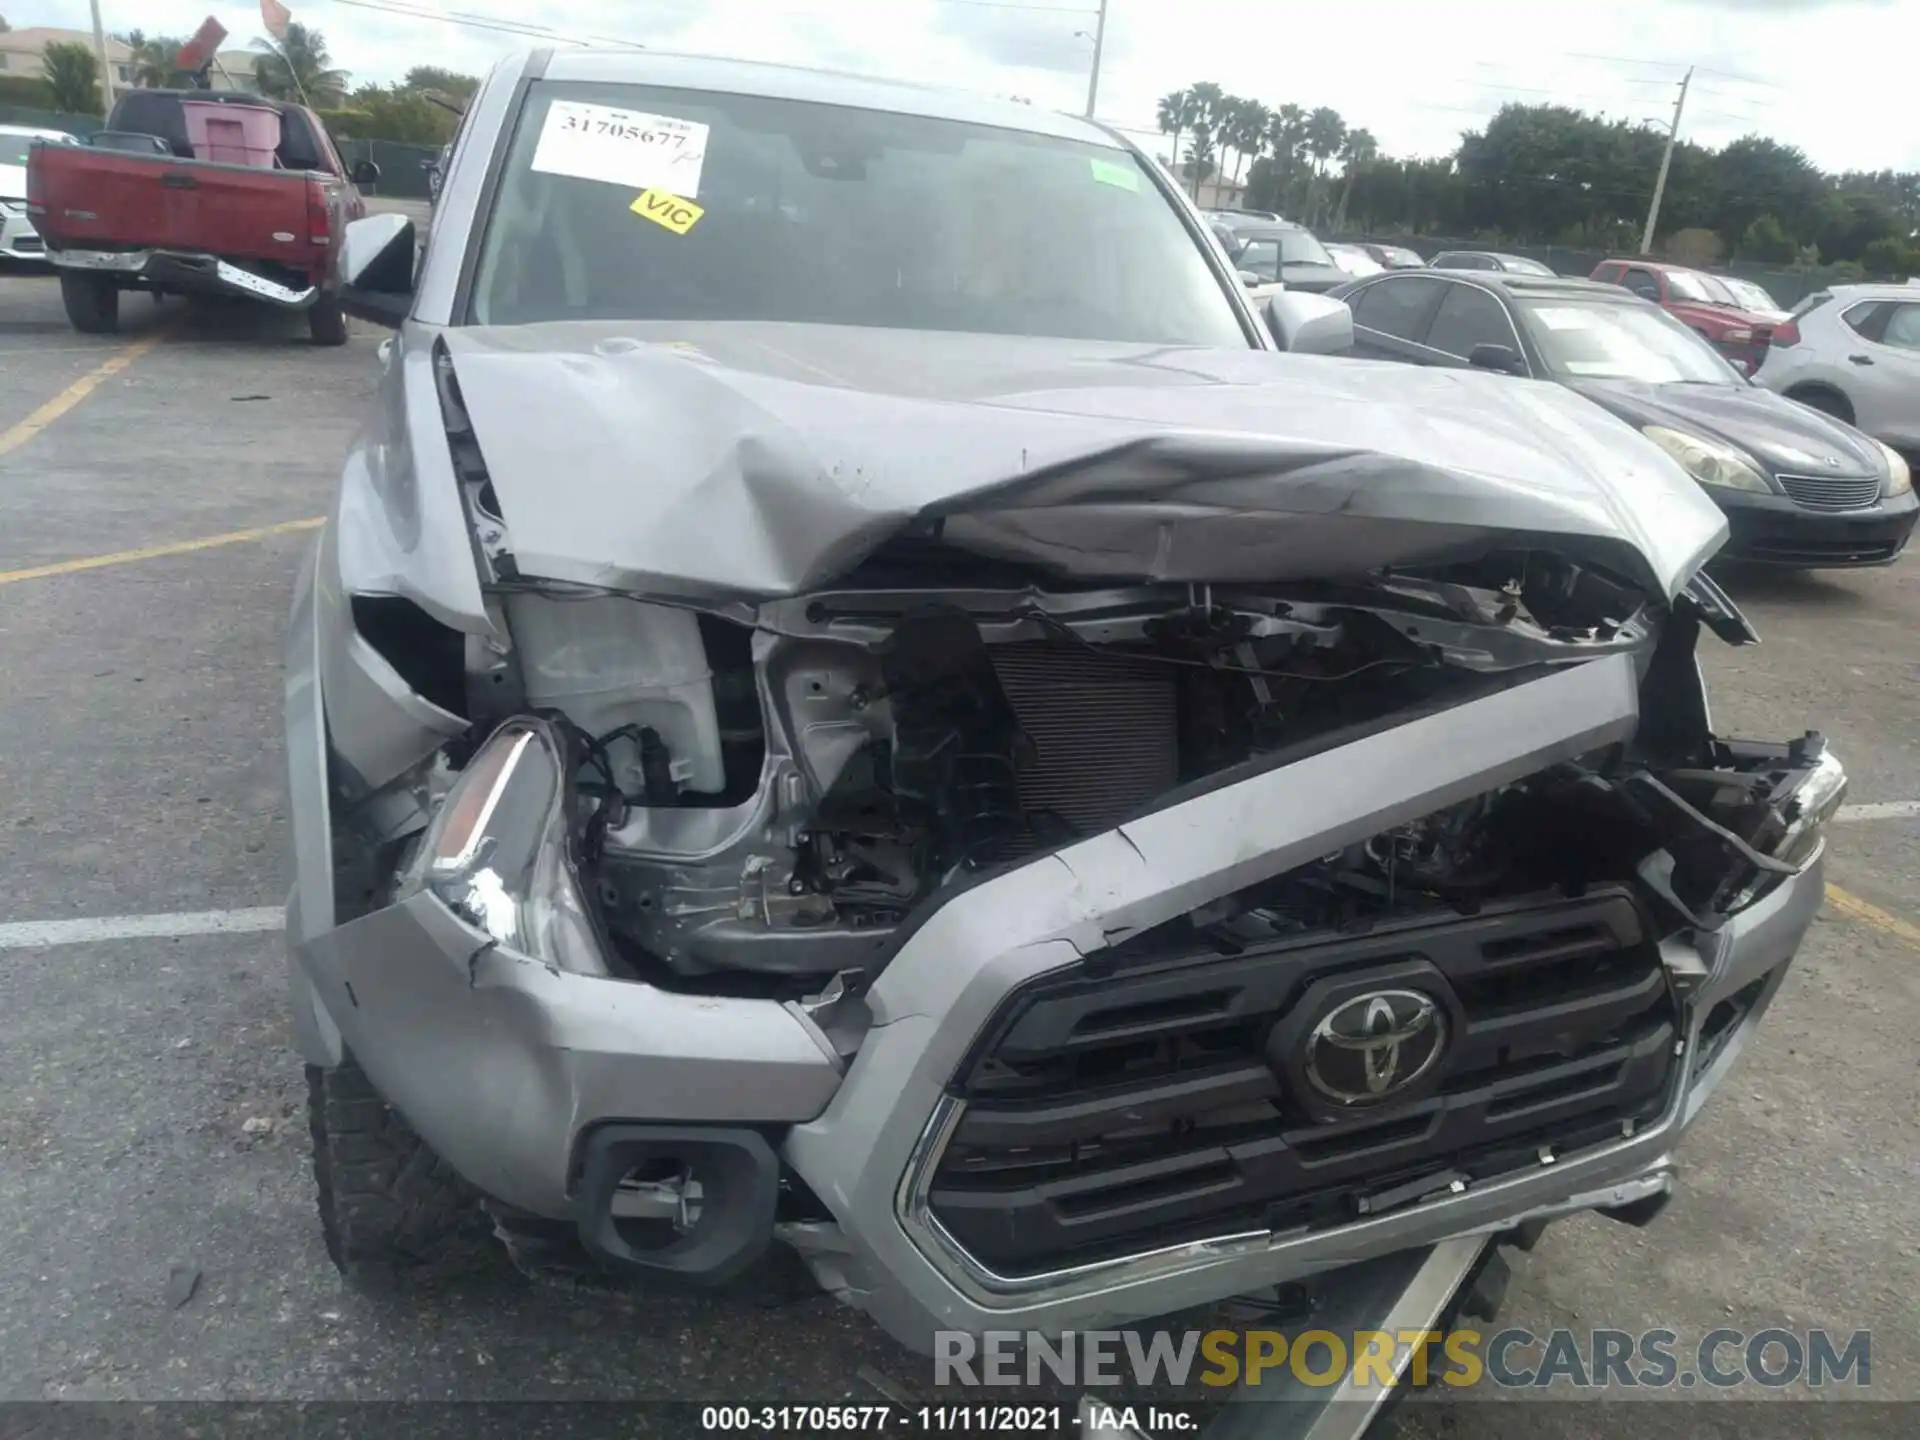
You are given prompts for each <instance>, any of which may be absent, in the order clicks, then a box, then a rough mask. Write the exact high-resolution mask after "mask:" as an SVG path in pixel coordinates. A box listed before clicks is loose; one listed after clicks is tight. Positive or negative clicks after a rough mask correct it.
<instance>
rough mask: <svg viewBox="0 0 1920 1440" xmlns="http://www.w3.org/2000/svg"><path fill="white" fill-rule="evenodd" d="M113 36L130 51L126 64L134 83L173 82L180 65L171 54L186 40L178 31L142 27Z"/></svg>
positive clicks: (160, 84) (159, 85) (162, 85)
mask: <svg viewBox="0 0 1920 1440" xmlns="http://www.w3.org/2000/svg"><path fill="white" fill-rule="evenodd" d="M115 38H116V39H117V40H119V41H120V42H121V43H122V44H123V45H125V46H126V47H127V48H128V49H129V50H131V51H132V52H133V56H132V58H131V60H130V61H129V62H128V68H129V69H130V70H131V71H132V72H133V83H134V84H135V85H137V86H139V87H140V88H141V89H142V90H159V89H163V88H165V87H166V86H167V85H169V84H171V83H172V82H173V76H174V72H175V71H176V70H177V69H178V68H179V67H178V66H177V65H175V64H174V63H173V62H174V57H175V56H176V55H178V54H179V53H180V47H181V46H182V45H184V44H186V41H184V40H182V39H181V38H180V37H179V36H177V35H148V34H147V33H146V32H145V31H144V30H129V31H127V33H126V34H124V35H119V36H116V37H115Z"/></svg>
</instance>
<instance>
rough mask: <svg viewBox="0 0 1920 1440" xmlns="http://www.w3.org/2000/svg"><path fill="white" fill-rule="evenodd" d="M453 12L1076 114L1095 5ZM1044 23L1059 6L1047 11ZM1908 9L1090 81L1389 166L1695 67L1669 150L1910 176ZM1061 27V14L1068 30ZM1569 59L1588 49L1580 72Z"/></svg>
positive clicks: (145, 16) (1386, 43)
mask: <svg viewBox="0 0 1920 1440" xmlns="http://www.w3.org/2000/svg"><path fill="white" fill-rule="evenodd" d="M288 3H289V4H290V5H291V6H292V8H293V11H294V15H295V18H297V19H299V20H301V21H303V22H304V23H306V24H310V25H314V26H317V27H318V28H319V29H321V30H322V31H324V32H325V34H326V37H327V42H328V45H329V47H330V48H331V49H332V52H333V55H334V60H335V63H336V64H338V65H339V66H341V67H342V68H344V69H346V70H349V71H351V72H352V73H353V75H354V78H355V79H356V80H360V81H386V80H394V79H397V78H399V77H400V76H401V75H403V74H405V73H406V71H407V69H408V68H409V67H411V66H413V65H417V64H422V63H429V64H436V65H446V66H450V67H453V68H457V69H462V70H467V71H473V72H478V71H481V70H484V69H485V68H486V67H487V66H489V65H490V64H492V63H493V61H494V60H495V59H497V58H498V57H499V56H500V55H502V54H504V53H506V52H507V51H509V50H511V49H513V48H515V47H516V46H518V45H522V44H526V43H530V42H528V41H527V40H524V39H519V38H516V37H514V36H511V35H505V34H500V33H496V32H493V31H487V30H480V29H473V28H470V27H466V26H462V25H458V24H455V23H453V22H451V21H441V20H431V19H418V18H410V17H405V16H399V15H392V14H388V13H384V12H380V11H374V10H367V9H364V8H357V7H353V6H349V5H345V4H342V3H340V0H288ZM406 3H409V4H412V5H417V6H421V7H425V8H432V9H442V8H444V9H445V10H447V11H456V10H457V11H460V12H462V13H464V14H468V15H481V16H494V17H513V16H515V15H516V14H517V15H520V16H526V17H529V18H533V17H536V16H537V23H539V24H542V25H547V26H550V27H552V29H553V30H555V31H557V32H559V33H561V34H566V35H576V36H580V37H582V38H586V37H594V36H604V37H610V38H611V37H617V38H621V39H625V40H630V41H633V42H636V43H639V44H644V45H648V46H652V47H654V48H659V49H676V50H687V51H693V52H696V53H705V54H714V55H737V56H742V57H744V58H749V59H755V60H767V61H778V62H786V63H789V64H795V65H809V66H816V67H824V68H828V69H840V70H851V71H857V72H861V73H865V74H870V75H879V76H886V77H891V78H896V79H902V80H912V81H918V82H921V83H926V84H938V85H949V86H953V87H956V88H960V89H966V90H974V91H980V92H984V93H987V94H996V95H1021V96H1025V97H1027V98H1029V99H1031V100H1032V102H1033V103H1034V104H1035V105H1042V106H1050V107H1053V108H1057V109H1062V110H1068V111H1077V110H1078V109H1079V108H1080V107H1081V106H1082V105H1083V104H1084V103H1085V96H1086V79H1087V71H1088V66H1089V65H1090V64H1091V62H1092V50H1091V47H1090V45H1089V44H1088V42H1087V41H1085V40H1080V39H1076V38H1074V35H1073V32H1074V31H1075V30H1081V29H1089V30H1090V29H1091V28H1092V22H1093V15H1092V14H1091V13H1086V14H1076V13H1072V12H1073V11H1074V10H1075V9H1076V8H1078V7H1082V6H1084V7H1085V8H1086V10H1087V11H1089V12H1091V10H1092V8H1093V6H1094V0H997V4H998V5H999V6H1013V5H1018V4H1022V3H1030V4H1032V5H1034V6H1037V7H1039V8H1034V9H1014V8H996V7H989V6H988V5H985V4H964V5H963V4H955V3H943V0H617V3H612V4H609V3H606V0H548V3H547V4H545V5H543V6H541V7H539V9H538V10H537V11H532V10H527V9H524V8H522V9H519V10H516V9H515V7H514V6H513V5H511V4H510V3H509V0H406ZM23 4H31V5H32V15H31V17H30V18H31V20H32V22H33V23H37V24H52V25H66V26H71V27H73V28H75V29H80V30H85V29H86V28H87V27H88V25H89V23H90V22H89V20H88V13H87V8H88V7H87V0H14V3H13V4H11V5H7V4H6V0H0V6H4V8H5V9H6V10H7V12H8V15H9V18H10V19H11V20H13V22H14V23H15V24H16V25H23V24H26V23H28V20H29V17H28V16H27V15H26V14H24V13H23V12H22V11H21V6H22V5H23ZM210 5H213V0H138V3H136V0H102V8H103V10H104V11H105V12H106V19H107V23H108V26H109V28H112V29H123V28H125V27H127V26H129V25H132V24H135V23H138V24H139V25H140V26H141V27H142V28H144V29H146V30H148V31H149V32H161V33H177V34H185V33H188V32H190V31H191V30H192V29H193V28H194V27H195V26H196V25H198V24H199V23H200V20H201V18H202V17H203V16H205V15H206V13H207V11H208V8H209V6H210ZM1055 7H1058V8H1055ZM214 8H215V13H217V14H219V15H220V16H221V18H222V19H223V20H224V22H225V23H226V24H227V25H228V27H229V28H230V29H231V30H232V31H233V41H232V43H233V44H236V45H245V44H246V43H247V42H248V41H250V40H251V39H253V38H254V36H255V35H257V34H258V33H259V24H258V19H257V14H256V11H255V8H254V4H253V3H252V0H239V3H236V4H233V5H225V4H222V5H218V6H214ZM1914 9H1915V0H1905V3H1904V6H1903V7H1902V8H1900V9H1899V10H1898V11H1896V6H1895V4H1894V0H1685V3H1682V4H1678V5H1676V4H1673V3H1672V0H1610V6H1609V8H1607V9H1606V10H1605V12H1604V13H1605V20H1604V23H1603V24H1601V25H1600V26H1599V27H1598V28H1595V27H1591V26H1590V27H1586V28H1584V29H1580V28H1575V29H1569V28H1568V27H1566V26H1549V25H1543V24H1541V23H1540V22H1539V19H1538V16H1539V13H1540V0H1447V3H1446V4H1435V3H1433V0H1368V3H1367V4H1366V5H1365V6H1364V7H1363V11H1354V12H1352V13H1353V14H1361V13H1364V17H1365V25H1364V27H1363V28H1362V29H1361V30H1358V31H1356V30H1355V29H1354V28H1353V27H1352V26H1351V25H1349V24H1347V23H1345V19H1344V18H1343V17H1347V16H1348V12H1347V11H1344V10H1341V9H1340V8H1339V7H1337V6H1333V5H1331V4H1328V3H1326V0H1322V3H1321V4H1320V5H1319V7H1318V8H1317V11H1315V12H1311V13H1310V12H1305V11H1302V9H1301V8H1300V7H1298V6H1292V5H1276V4H1274V3H1273V0H1177V3H1174V0H1113V3H1112V9H1111V13H1110V16H1109V23H1108V31H1107V47H1106V54H1105V56H1104V59H1103V63H1102V66H1101V76H1100V107H1099V108H1100V114H1101V117H1102V118H1103V119H1107V120H1109V121H1111V122H1114V123H1117V124H1119V125H1122V126H1126V127H1131V128H1135V129H1138V130H1140V131H1142V132H1144V133H1142V134H1141V135H1139V136H1138V137H1137V138H1140V139H1142V140H1144V141H1147V142H1148V143H1150V144H1152V143H1164V142H1157V141H1155V139H1154V109H1155V102H1156V101H1157V100H1158V98H1159V97H1160V96H1161V95H1164V94H1166V93H1167V92H1168V91H1169V90H1174V89H1177V88H1179V87H1181V86H1183V85H1189V84H1192V83H1193V82H1194V81H1197V80H1213V81H1216V82H1218V83H1219V84H1220V85H1222V86H1223V87H1225V88H1226V89H1227V90H1229V91H1231V92H1233V93H1235V94H1240V95H1247V96H1251V97H1254V98H1256V99H1259V100H1261V101H1263V102H1264V103H1266V104H1267V105H1278V104H1281V103H1282V102H1285V101H1292V102H1294V103H1296V104H1300V105H1303V106H1306V107H1307V108H1309V109H1311V108H1313V107H1314V106H1316V105H1330V106H1332V107H1333V108H1334V109H1336V110H1338V111H1340V112H1341V114H1342V115H1343V116H1344V117H1345V118H1346V120H1347V122H1348V124H1350V125H1363V126H1365V127H1366V128H1367V129H1369V130H1371V131H1372V132H1373V133H1374V135H1375V136H1377V137H1378V138H1379V140H1380V144H1381V146H1382V148H1383V149H1384V150H1386V151H1387V152H1388V153H1390V154H1403V155H1405V154H1413V155H1434V154H1441V153H1445V152H1446V151H1449V150H1451V149H1452V148H1453V147H1454V146H1455V145H1456V144H1457V143H1458V140H1459V134H1460V132H1461V131H1462V130H1467V129H1477V128H1479V127H1481V126H1483V125H1485V124H1486V122H1487V121H1488V120H1489V119H1490V118H1492V116H1493V114H1494V113H1495V112H1496V111H1497V110H1498V109H1499V107H1500V105H1501V104H1503V103H1506V102H1508V101H1517V102H1520V103H1526V104H1535V103H1541V102H1545V101H1553V102H1557V103H1562V104H1567V105H1573V106H1577V107H1579V108H1581V109H1584V110H1588V111H1592V112H1594V113H1600V114H1606V115H1611V116H1618V117H1621V118H1624V119H1627V120H1631V121H1635V122H1640V121H1648V120H1657V121H1658V122H1659V123H1662V124H1664V123H1665V121H1666V117H1667V116H1669V115H1670V114H1671V112H1672V107H1673V100H1674V95H1675V93H1676V89H1677V86H1678V84H1679V81H1680V77H1681V75H1682V74H1684V73H1685V70H1686V67H1687V66H1688V65H1689V64H1692V65H1696V66H1698V67H1700V68H1699V69H1698V70H1697V72H1696V74H1695V77H1694V84H1693V89H1692V91H1691V93H1690V94H1689V95H1688V98H1687V113H1686V117H1685V120H1684V122H1683V125H1682V133H1683V134H1684V135H1685V136H1687V137H1688V138H1689V139H1692V140H1696V141H1698V142H1700V143H1702V144H1706V145H1714V146H1718V145H1724V144H1725V143H1726V142H1727V141H1729V140H1732V139H1735V138H1737V137H1739V136H1740V135H1743V134H1747V133H1752V132H1758V133H1761V134H1765V135H1769V136H1771V137H1773V138H1775V139H1777V140H1779V141H1781V142H1782V143H1784V144H1788V145H1794V146H1797V147H1799V148H1800V149H1802V150H1804V151H1805V152H1806V153H1807V156H1808V158H1810V159H1811V160H1812V161H1813V162H1814V163H1815V164H1817V165H1820V166H1822V167H1824V168H1826V169H1829V170H1838V169H1880V168H1889V167H1890V168H1894V169H1903V170H1911V169H1920V129H1916V128H1915V127H1914V125H1913V124H1912V123H1911V108H1912V106H1911V100H1910V99H1909V97H1910V95H1911V93H1912V85H1911V81H1910V76H1909V74H1908V72H1909V71H1910V70H1911V57H1910V51H1911V47H1910V46H1907V45H1903V44H1900V43H1897V42H1898V41H1899V39H1900V38H1901V37H1902V36H1903V35H1905V36H1911V35H1912V34H1913V33H1914V27H1913V25H1912V24H1911V23H1909V24H1908V25H1906V26H1904V27H1900V26H1897V25H1896V24H1895V14H1896V13H1904V14H1912V13H1913V11H1914ZM1063 12H1064V13H1063ZM1588 51H1592V52H1595V53H1593V54H1588V53H1587V52H1588Z"/></svg>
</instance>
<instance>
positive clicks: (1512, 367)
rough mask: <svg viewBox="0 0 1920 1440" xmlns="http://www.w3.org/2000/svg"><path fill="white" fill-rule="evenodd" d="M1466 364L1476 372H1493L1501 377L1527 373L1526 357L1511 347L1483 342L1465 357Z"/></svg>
mask: <svg viewBox="0 0 1920 1440" xmlns="http://www.w3.org/2000/svg"><path fill="white" fill-rule="evenodd" d="M1467 364H1469V365H1471V366H1472V367H1473V368H1474V369H1476V370H1494V371H1498V372H1499V373H1500V374H1502V375H1525V374H1526V373H1527V357H1526V356H1524V355H1522V354H1521V353H1520V352H1519V351H1518V350H1516V349H1514V348H1513V347H1512V346H1511V345H1494V344H1491V343H1488V342H1484V341H1483V342H1482V343H1480V344H1478V345H1476V346H1474V347H1473V353H1472V354H1470V355H1469V356H1467Z"/></svg>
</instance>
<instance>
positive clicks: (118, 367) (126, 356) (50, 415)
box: [0, 330, 167, 455]
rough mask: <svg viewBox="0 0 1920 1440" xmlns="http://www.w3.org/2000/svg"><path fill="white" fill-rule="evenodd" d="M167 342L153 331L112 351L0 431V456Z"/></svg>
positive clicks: (16, 446)
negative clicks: (49, 397) (98, 362)
mask: <svg viewBox="0 0 1920 1440" xmlns="http://www.w3.org/2000/svg"><path fill="white" fill-rule="evenodd" d="M166 338H167V332H166V331H164V330H160V331H156V332H155V333H153V334H152V335H149V336H147V337H146V338H145V339H142V340H136V341H134V342H133V344H131V345H129V346H127V347H126V348H124V349H122V350H117V351H115V352H114V353H113V354H112V355H110V356H108V357H107V358H106V359H105V360H103V361H101V362H100V364H98V365H96V366H95V367H94V368H93V369H91V370H89V371H88V372H87V373H86V374H84V375H82V376H81V377H80V378H79V379H78V380H76V381H74V382H73V383H72V384H71V385H69V386H67V388H66V389H64V390H62V391H61V392H60V393H59V394H58V395H56V396H54V397H53V398H52V399H51V400H49V401H47V403H46V404H44V405H42V406H41V407H40V408H39V409H38V410H36V411H34V412H33V413H32V414H31V415H29V416H27V418H26V419H24V420H22V421H20V422H19V423H18V424H16V425H11V426H9V427H8V428H7V429H5V430H0V455H5V454H7V453H8V452H9V451H13V450H18V449H19V448H20V447H21V446H22V445H24V444H26V443H27V442H28V441H29V440H31V439H33V437H34V436H36V435H38V434H39V433H40V432H41V431H42V430H44V429H46V428H47V427H48V426H49V425H51V424H53V422H54V421H56V420H58V419H59V418H60V417H61V416H62V415H64V414H66V413H67V412H68V411H69V410H71V409H73V407H74V406H76V405H78V404H79V403H80V402H81V401H82V400H84V399H86V398H87V396H89V395H91V394H92V393H93V392H94V391H95V390H96V389H98V388H99V386H100V382H101V381H103V380H111V379H112V378H113V377H114V376H116V375H118V374H119V373H120V372H121V371H122V370H124V369H126V368H127V367H128V366H129V365H131V364H133V362H134V361H136V360H138V359H139V358H140V357H141V356H142V355H144V354H146V353H147V352H148V351H149V350H151V349H153V348H154V346H156V345H158V344H159V343H160V342H161V341H162V340H164V339H166Z"/></svg>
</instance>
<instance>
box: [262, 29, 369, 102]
mask: <svg viewBox="0 0 1920 1440" xmlns="http://www.w3.org/2000/svg"><path fill="white" fill-rule="evenodd" d="M253 43H254V45H255V47H256V48H258V49H262V50H265V51H266V52H267V53H266V54H265V55H262V56H260V57H259V58H258V59H257V60H255V61H254V62H253V77H254V83H255V84H257V85H258V86H259V87H260V93H261V94H262V95H265V96H267V97H269V98H270V99H274V100H301V101H303V102H304V103H305V104H308V105H312V106H314V107H315V108H316V109H331V108H333V107H335V106H338V105H339V104H340V101H341V99H342V98H343V97H344V96H345V95H346V93H347V78H348V77H347V72H346V71H344V70H336V69H335V68H334V67H333V57H332V56H331V55H329V54H328V53H327V37H326V36H324V35H322V34H321V33H320V32H319V31H318V30H313V29H310V28H308V27H307V26H305V25H302V24H301V23H300V22H299V21H298V20H296V21H294V22H293V23H292V24H291V25H289V26H287V34H286V38H285V39H283V40H282V41H281V42H280V43H279V44H278V45H277V46H276V45H275V44H274V43H273V42H272V41H271V40H256V41H254V42H253Z"/></svg>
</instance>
